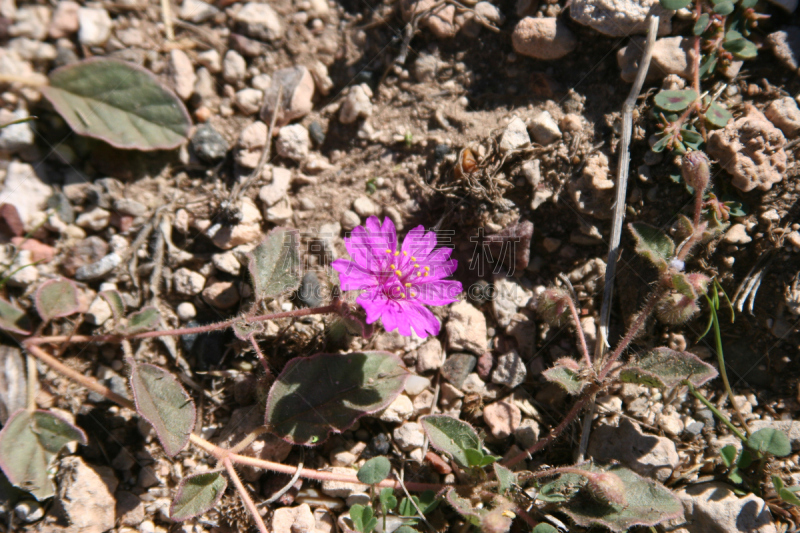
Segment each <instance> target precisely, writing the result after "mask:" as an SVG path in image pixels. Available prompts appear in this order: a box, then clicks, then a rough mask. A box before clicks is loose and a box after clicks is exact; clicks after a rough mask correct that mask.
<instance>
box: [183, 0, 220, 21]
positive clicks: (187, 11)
mask: <svg viewBox="0 0 800 533" xmlns="http://www.w3.org/2000/svg"><path fill="white" fill-rule="evenodd" d="M217 13H219V9H217V8H216V7H214V6H213V5H211V4H208V3H206V2H203V1H202V0H183V3H182V4H181V8H180V10H179V11H178V17H180V18H181V19H183V20H186V21H189V22H191V23H194V24H200V23H202V22H205V21H207V20H208V19H211V18H214V17H215V16H216V15H217Z"/></svg>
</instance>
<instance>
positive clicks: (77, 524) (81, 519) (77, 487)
mask: <svg viewBox="0 0 800 533" xmlns="http://www.w3.org/2000/svg"><path fill="white" fill-rule="evenodd" d="M58 478H59V480H60V481H59V483H58V493H57V495H56V500H55V505H56V506H57V508H58V510H59V512H60V514H63V516H64V517H65V518H66V520H67V522H68V523H69V524H70V525H71V526H72V527H73V528H75V529H76V530H77V531H85V532H87V533H91V532H94V533H101V532H103V531H107V530H109V529H111V528H113V527H114V523H115V519H116V516H115V508H116V501H115V500H114V496H113V494H114V491H116V489H117V484H118V481H117V479H116V478H115V477H114V471H113V470H112V469H111V468H110V467H107V466H90V465H88V464H86V463H85V462H84V461H83V459H81V458H80V457H77V456H71V457H65V458H64V459H62V460H61V468H60V469H59V472H58Z"/></svg>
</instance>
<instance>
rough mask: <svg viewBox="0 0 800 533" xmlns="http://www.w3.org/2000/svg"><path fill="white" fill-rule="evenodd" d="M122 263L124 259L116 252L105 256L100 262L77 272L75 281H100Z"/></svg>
mask: <svg viewBox="0 0 800 533" xmlns="http://www.w3.org/2000/svg"><path fill="white" fill-rule="evenodd" d="M121 262H122V257H120V256H119V254H117V253H116V252H112V253H110V254H108V255H106V256H104V257H103V258H102V259H100V260H99V261H95V262H94V263H90V264H88V265H83V266H81V267H79V268H78V269H77V270H75V279H76V280H78V281H91V280H96V279H100V278H102V277H104V276H106V275H108V274H110V273H111V271H112V270H114V269H115V268H117V266H119V264H120V263H121Z"/></svg>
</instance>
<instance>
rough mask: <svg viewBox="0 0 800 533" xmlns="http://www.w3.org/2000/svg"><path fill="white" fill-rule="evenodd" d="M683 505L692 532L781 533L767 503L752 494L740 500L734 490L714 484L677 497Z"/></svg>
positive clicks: (684, 490)
mask: <svg viewBox="0 0 800 533" xmlns="http://www.w3.org/2000/svg"><path fill="white" fill-rule="evenodd" d="M675 495H676V496H677V497H678V498H680V500H681V501H682V502H683V506H684V515H685V517H686V520H687V521H688V522H689V526H688V528H687V530H688V531H689V532H690V533H737V532H742V533H745V532H747V533H777V531H778V530H777V529H776V528H775V525H774V524H773V522H772V514H771V513H770V512H769V508H768V507H767V505H766V503H765V502H764V500H762V499H761V498H759V497H758V496H756V495H755V494H752V493H749V494H747V495H746V496H744V497H742V498H740V497H739V496H737V495H736V493H735V492H734V489H733V487H731V486H729V485H727V484H725V483H721V482H719V481H714V482H711V483H702V484H700V485H693V486H690V487H687V488H685V489H682V490H680V491H678V492H677V493H676V494H675Z"/></svg>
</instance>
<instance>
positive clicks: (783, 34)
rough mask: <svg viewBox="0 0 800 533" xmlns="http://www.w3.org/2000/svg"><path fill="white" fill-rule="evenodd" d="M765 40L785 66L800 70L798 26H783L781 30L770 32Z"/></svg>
mask: <svg viewBox="0 0 800 533" xmlns="http://www.w3.org/2000/svg"><path fill="white" fill-rule="evenodd" d="M766 41H767V44H769V45H770V46H771V47H772V53H773V54H775V57H777V58H778V60H779V61H780V62H781V63H783V65H784V66H785V67H786V68H788V69H790V70H792V71H793V72H795V73H798V72H800V70H799V69H800V28H798V27H796V26H784V27H783V29H782V30H780V31H776V32H773V33H770V34H769V36H767V39H766Z"/></svg>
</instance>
